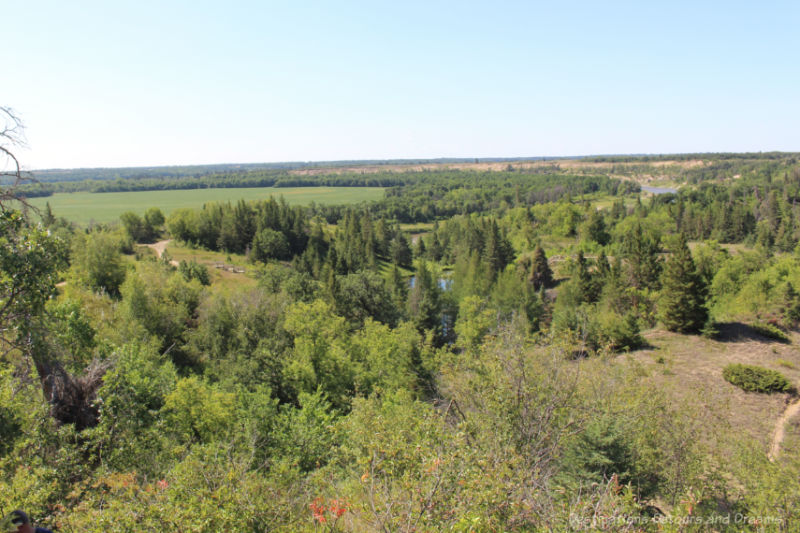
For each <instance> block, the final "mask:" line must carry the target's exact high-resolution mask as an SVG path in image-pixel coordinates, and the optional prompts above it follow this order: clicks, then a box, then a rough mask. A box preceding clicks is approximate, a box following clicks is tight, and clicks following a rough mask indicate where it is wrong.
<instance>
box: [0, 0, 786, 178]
mask: <svg viewBox="0 0 800 533" xmlns="http://www.w3.org/2000/svg"><path fill="white" fill-rule="evenodd" d="M3 4H4V5H3V10H2V11H3V12H2V17H3V24H2V30H0V31H2V33H3V37H4V39H3V45H2V48H0V80H2V81H0V106H4V107H10V108H13V110H14V111H15V113H16V114H17V115H18V116H19V117H20V118H21V119H22V121H23V122H24V124H25V127H26V130H25V133H26V137H27V141H28V142H27V147H25V148H19V147H15V148H14V149H15V151H16V152H15V153H16V154H17V155H18V156H19V159H21V161H22V163H23V165H24V166H25V167H26V168H29V169H42V168H77V167H120V166H153V165H189V164H213V163H257V162H278V161H330V160H353V159H418V158H437V157H469V158H472V157H535V156H569V155H590V154H634V153H687V152H718V151H727V152H741V151H771V150H780V151H800V31H797V28H798V27H800V2H796V1H794V2H770V1H764V2H749V1H748V2H737V1H724V2H712V1H702V0H695V1H692V2H682V1H661V2H657V1H651V2H645V1H636V2H614V1H608V2H598V1H591V2H589V1H587V2H571V1H557V2H555V1H552V0H550V1H546V2H539V1H535V0H529V1H521V2H513V1H500V0H497V1H492V2H488V1H486V2H470V1H468V0H461V1H454V2H444V1H437V0H428V1H424V2H417V1H415V0H403V1H391V2H390V1H385V0H372V1H364V2H355V1H347V0H338V1H336V2H333V1H329V2H315V1H298V0H295V1H274V2H273V1H258V2H256V1H253V2H246V1H235V0H229V1H226V2H220V1H218V0H217V1H214V2H206V1H202V0H192V1H186V2H182V1H170V0H160V1H150V0H137V1H135V2H129V1H123V0H115V1H113V2H109V1H96V2H90V1H82V0H74V1H71V2H64V1H63V0H58V1H38V0H6V1H5V2H3Z"/></svg>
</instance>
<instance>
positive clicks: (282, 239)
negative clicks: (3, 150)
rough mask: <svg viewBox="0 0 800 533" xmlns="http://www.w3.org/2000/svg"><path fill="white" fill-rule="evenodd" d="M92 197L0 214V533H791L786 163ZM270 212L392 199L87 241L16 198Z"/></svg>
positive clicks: (796, 461) (515, 167)
mask: <svg viewBox="0 0 800 533" xmlns="http://www.w3.org/2000/svg"><path fill="white" fill-rule="evenodd" d="M695 161H699V163H698V164H693V162H695ZM645 176H646V177H647V178H648V179H649V178H654V179H656V180H663V181H668V182H669V183H670V184H673V185H675V189H676V192H675V193H666V194H657V195H656V194H650V193H647V192H645V191H643V190H642V189H641V185H642V184H643V183H649V181H648V180H647V179H645V178H643V177H645ZM85 177H86V176H80V175H79V176H76V177H75V180H74V181H60V182H41V183H38V184H33V185H25V186H23V187H22V188H13V187H12V188H9V189H4V192H3V197H2V202H0V332H1V334H0V343H2V347H3V349H2V355H1V356H0V472H2V475H0V514H5V513H6V512H8V511H10V510H12V509H16V508H20V509H25V510H26V511H27V512H28V513H29V514H30V515H31V516H32V517H35V519H36V520H37V522H39V523H41V524H45V525H47V527H50V528H52V529H53V530H54V531H63V532H73V531H74V532H78V531H81V532H97V533H100V532H106V531H118V532H128V531H162V530H164V529H171V530H178V531H194V532H206V531H208V532H217V531H242V532H262V531H287V532H288V531H309V532H310V531H331V532H332V531H352V532H360V531H384V532H390V531H392V532H394V531H403V532H412V531H463V532H467V531H476V532H477V531H486V532H491V531H542V532H555V531H558V532H560V531H631V532H633V531H674V532H687V531H709V530H714V531H731V532H733V531H737V532H738V531H795V530H796V528H797V524H798V523H800V424H799V423H798V420H796V419H794V418H792V417H790V416H789V414H790V413H791V410H792V409H793V407H794V406H796V405H797V401H798V400H797V397H796V395H797V390H796V386H797V383H800V353H798V351H797V343H798V342H800V333H798V325H799V324H800V247H799V246H798V239H799V238H800V205H798V200H800V159H798V157H797V155H796V154H772V153H771V154H688V155H685V156H663V157H657V156H642V157H635V156H630V157H628V156H626V157H617V158H615V157H608V158H587V159H585V160H579V161H577V162H571V161H566V160H556V161H547V162H533V163H531V165H529V166H526V165H524V164H522V163H520V162H518V161H516V160H513V161H510V162H509V163H508V165H507V167H505V168H504V169H503V170H499V171H498V170H486V169H478V168H476V169H454V168H448V167H446V166H442V168H441V169H438V170H433V171H430V170H426V171H402V172H399V171H395V170H386V169H378V170H376V171H372V172H364V173H358V172H352V171H350V170H349V169H330V170H329V171H324V169H323V171H322V172H319V173H315V174H292V173H290V170H289V169H282V168H277V169H272V168H270V169H255V170H252V171H248V172H238V173H235V172H234V173H230V172H228V171H227V169H226V171H225V172H221V173H211V174H208V175H202V176H199V175H179V176H169V175H164V176H151V175H148V176H144V177H138V178H132V177H129V176H128V177H126V176H120V177H118V178H114V179H109V180H97V179H94V178H93V177H90V179H89V180H88V181H87V180H85V179H84V178H85ZM281 184H284V185H285V186H299V185H306V186H308V185H311V186H316V185H337V186H348V185H352V186H355V185H358V186H380V187H387V189H386V193H385V196H384V198H382V199H380V200H377V201H374V202H364V203H361V204H358V205H347V206H330V205H324V206H323V205H313V204H312V205H307V206H300V205H289V204H287V203H286V202H285V201H283V200H282V199H274V198H273V199H270V200H265V201H247V200H246V199H242V200H241V201H239V202H235V203H209V204H206V205H203V206H198V207H197V208H194V209H178V210H176V211H174V212H172V213H169V214H168V215H165V214H163V213H162V212H161V210H159V209H158V208H157V207H155V206H154V207H152V208H150V209H148V210H146V211H145V212H142V213H135V212H127V213H125V214H123V215H122V216H121V217H120V220H119V221H117V222H114V223H110V224H94V225H92V226H90V227H81V226H77V225H75V224H73V223H71V222H69V221H67V220H66V219H64V218H61V217H60V216H59V213H58V212H53V211H52V210H51V209H50V208H49V206H48V208H47V209H45V210H42V212H40V213H36V212H33V211H32V210H30V209H25V208H24V201H23V203H20V202H18V201H16V200H14V198H19V197H22V198H23V200H24V197H33V196H35V195H37V194H40V193H41V194H51V193H52V192H54V191H56V192H65V191H72V190H94V191H97V192H98V194H101V192H102V191H103V190H115V191H132V190H160V189H162V188H163V189H168V188H192V187H244V186H247V187H253V186H280V185H281ZM164 241H168V244H165V246H166V249H165V250H164V249H163V248H161V249H155V248H157V247H156V246H155V244H154V243H164ZM201 255H202V257H204V258H207V257H213V258H214V259H213V260H209V259H198V257H201ZM223 263H226V264H228V263H230V264H242V265H246V272H245V273H229V272H228V271H223V270H222V269H221V268H220V266H221V265H222V264H223ZM242 270H244V268H243V269H242ZM784 410H785V411H784ZM795 418H800V416H798V417H795ZM776 424H777V425H776ZM773 427H776V428H777V429H776V432H775V435H773ZM778 430H779V431H778ZM778 434H779V435H780V438H778V436H777V435H778ZM710 524H713V527H711V526H710Z"/></svg>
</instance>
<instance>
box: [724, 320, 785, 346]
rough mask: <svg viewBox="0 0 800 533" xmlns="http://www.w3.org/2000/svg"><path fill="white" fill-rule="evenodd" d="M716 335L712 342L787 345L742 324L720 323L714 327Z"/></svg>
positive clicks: (783, 341) (781, 340)
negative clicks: (753, 342) (750, 342)
mask: <svg viewBox="0 0 800 533" xmlns="http://www.w3.org/2000/svg"><path fill="white" fill-rule="evenodd" d="M716 328H717V331H718V333H717V334H716V335H714V340H715V341H719V342H742V341H756V342H763V343H778V344H789V341H787V340H785V339H778V338H775V337H770V336H767V335H765V334H764V333H762V332H760V331H759V330H758V329H757V328H754V327H753V326H750V325H748V324H745V323H743V322H722V323H719V324H717V325H716Z"/></svg>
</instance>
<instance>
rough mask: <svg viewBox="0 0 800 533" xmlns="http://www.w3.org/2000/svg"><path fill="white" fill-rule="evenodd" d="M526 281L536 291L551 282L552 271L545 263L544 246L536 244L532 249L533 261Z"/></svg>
mask: <svg viewBox="0 0 800 533" xmlns="http://www.w3.org/2000/svg"><path fill="white" fill-rule="evenodd" d="M528 281H529V282H530V283H531V284H532V285H533V288H534V289H536V290H537V291H538V290H539V289H542V288H545V289H546V288H547V287H549V286H550V285H552V284H553V271H552V270H551V269H550V265H549V264H548V263H547V256H546V255H545V254H544V248H542V247H541V245H540V246H537V247H536V249H535V250H534V251H533V263H532V264H531V271H530V275H529V276H528Z"/></svg>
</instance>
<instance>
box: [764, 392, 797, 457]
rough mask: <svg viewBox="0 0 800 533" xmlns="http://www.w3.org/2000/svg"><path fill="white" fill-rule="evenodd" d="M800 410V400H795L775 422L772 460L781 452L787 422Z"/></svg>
mask: <svg viewBox="0 0 800 533" xmlns="http://www.w3.org/2000/svg"><path fill="white" fill-rule="evenodd" d="M798 412H800V400H795V401H794V402H792V403H791V404H790V405H789V407H787V408H786V410H785V411H784V412H783V414H782V415H781V417H780V418H779V419H778V421H777V422H775V431H774V433H773V434H772V443H771V444H770V447H769V456H768V457H769V460H770V461H774V460H775V459H776V458H777V457H778V454H779V453H780V452H781V444H782V443H783V438H784V437H785V436H786V423H787V422H788V421H789V419H790V418H792V417H793V416H794V415H796V414H797V413H798Z"/></svg>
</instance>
